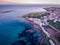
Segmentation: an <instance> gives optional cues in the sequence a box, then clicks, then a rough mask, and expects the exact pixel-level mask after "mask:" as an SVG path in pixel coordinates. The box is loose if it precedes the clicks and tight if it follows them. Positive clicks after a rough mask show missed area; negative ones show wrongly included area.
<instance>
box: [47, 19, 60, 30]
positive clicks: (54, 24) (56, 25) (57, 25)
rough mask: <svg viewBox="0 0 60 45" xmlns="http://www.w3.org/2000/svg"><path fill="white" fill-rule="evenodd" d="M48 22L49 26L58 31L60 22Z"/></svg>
mask: <svg viewBox="0 0 60 45" xmlns="http://www.w3.org/2000/svg"><path fill="white" fill-rule="evenodd" d="M48 22H49V24H51V25H52V26H54V27H55V28H57V29H58V30H59V31H60V22H56V23H54V22H53V20H49V21H48Z"/></svg>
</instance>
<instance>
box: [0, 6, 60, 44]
mask: <svg viewBox="0 0 60 45" xmlns="http://www.w3.org/2000/svg"><path fill="white" fill-rule="evenodd" d="M53 6H54V7H59V5H0V12H2V13H0V45H11V44H12V43H13V42H15V41H16V40H18V33H21V32H22V31H23V30H24V29H25V28H26V27H30V25H29V23H27V21H26V20H24V19H22V18H18V16H23V15H25V14H28V13H33V12H39V11H40V8H46V7H53ZM5 11H8V12H6V13H4V12H5Z"/></svg>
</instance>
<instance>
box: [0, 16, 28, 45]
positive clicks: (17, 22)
mask: <svg viewBox="0 0 60 45" xmlns="http://www.w3.org/2000/svg"><path fill="white" fill-rule="evenodd" d="M26 27H29V24H28V23H27V22H26V21H25V20H24V19H18V18H16V17H14V16H9V15H0V45H10V44H11V43H12V42H14V41H16V40H17V39H18V33H21V32H22V31H23V30H24V29H25V28H26Z"/></svg>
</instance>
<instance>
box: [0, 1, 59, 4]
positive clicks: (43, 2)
mask: <svg viewBox="0 0 60 45" xmlns="http://www.w3.org/2000/svg"><path fill="white" fill-rule="evenodd" d="M4 3H5V4H9V3H10V4H11V3H13V4H15V3H16V4H60V0H2V1H1V0H0V4H4Z"/></svg>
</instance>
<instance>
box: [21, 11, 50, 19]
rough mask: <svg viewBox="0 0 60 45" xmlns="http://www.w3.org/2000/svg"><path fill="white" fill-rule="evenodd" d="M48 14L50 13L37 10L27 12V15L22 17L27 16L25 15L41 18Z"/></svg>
mask: <svg viewBox="0 0 60 45" xmlns="http://www.w3.org/2000/svg"><path fill="white" fill-rule="evenodd" d="M47 15H49V13H43V12H36V13H29V14H26V15H24V16H22V17H23V18H25V17H33V18H40V17H43V16H47Z"/></svg>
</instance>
